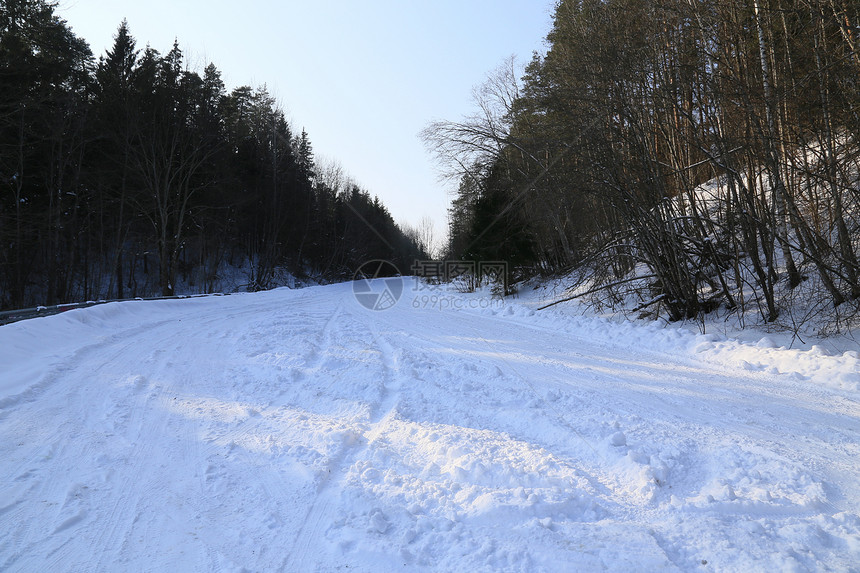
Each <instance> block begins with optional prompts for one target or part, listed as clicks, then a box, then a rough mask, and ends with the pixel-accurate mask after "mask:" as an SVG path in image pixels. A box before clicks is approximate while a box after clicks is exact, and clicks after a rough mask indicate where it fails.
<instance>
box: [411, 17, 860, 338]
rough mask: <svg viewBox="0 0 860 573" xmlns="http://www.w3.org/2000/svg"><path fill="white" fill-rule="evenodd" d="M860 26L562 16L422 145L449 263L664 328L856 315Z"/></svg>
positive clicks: (856, 20) (855, 21) (854, 21)
mask: <svg viewBox="0 0 860 573" xmlns="http://www.w3.org/2000/svg"><path fill="white" fill-rule="evenodd" d="M858 26H860V2H857V1H856V0H719V1H717V0H654V1H648V2H644V1H641V0H560V1H559V2H557V4H556V7H555V11H554V14H553V23H552V29H551V31H550V33H549V34H548V36H547V38H546V51H545V53H544V54H537V53H536V54H535V55H534V57H533V58H532V60H531V61H530V62H529V63H528V64H527V65H525V66H524V67H523V68H518V66H517V64H516V62H515V60H514V59H512V60H510V61H507V62H505V64H503V65H502V66H501V67H500V68H499V69H498V70H496V71H495V72H493V73H492V74H491V75H489V77H488V78H487V80H486V82H485V83H484V84H482V85H481V86H480V87H478V88H476V89H475V93H474V96H475V102H476V109H475V113H474V114H473V115H471V116H468V117H465V118H462V119H459V120H453V121H439V122H435V123H432V124H430V125H428V126H427V128H426V129H425V130H424V132H423V134H422V136H423V138H424V140H425V142H426V144H427V146H428V147H429V149H430V150H432V151H433V152H434V153H435V154H436V155H437V157H438V159H439V160H440V161H441V162H443V165H444V166H445V170H446V174H447V176H449V177H451V178H452V179H453V181H454V182H455V185H456V187H457V189H458V191H457V193H456V197H455V199H454V201H453V203H452V206H451V209H450V218H451V220H450V235H449V242H448V248H447V251H448V253H447V256H448V257H451V258H456V259H465V260H506V261H508V262H509V264H510V266H511V268H512V269H513V275H514V276H513V277H512V280H518V279H520V278H523V277H527V276H533V275H538V274H542V275H551V274H565V273H570V276H571V277H575V281H574V282H575V284H573V285H572V286H571V292H572V293H574V294H573V295H571V296H580V297H581V298H582V300H586V301H589V304H591V305H594V306H595V307H597V308H607V307H609V308H616V309H617V308H623V309H626V310H627V311H635V312H636V313H640V315H644V316H661V317H664V318H666V319H668V320H671V321H677V320H686V319H694V318H697V317H702V316H703V315H704V314H707V313H711V312H713V311H715V310H718V309H720V310H721V311H723V312H726V313H737V315H739V316H744V317H755V320H757V321H759V322H761V323H764V324H768V323H774V322H777V321H780V320H784V321H785V322H786V323H791V322H792V321H797V320H799V319H800V320H802V319H803V317H802V316H801V317H798V316H797V314H796V313H797V312H798V310H797V309H798V308H802V309H804V310H803V311H802V312H805V313H807V316H809V315H811V314H816V313H828V316H830V322H831V325H835V326H836V328H838V327H839V324H844V321H845V320H850V319H851V318H852V317H854V318H856V317H857V315H858V299H860V265H858V255H857V251H858V247H860V241H858V239H860V232H858V229H860V220H858V217H860V185H859V184H858V174H860V140H858V134H860V115H858V114H860V107H858V104H860V52H858V42H860V37H858V35H860V28H858ZM789 315H791V316H789Z"/></svg>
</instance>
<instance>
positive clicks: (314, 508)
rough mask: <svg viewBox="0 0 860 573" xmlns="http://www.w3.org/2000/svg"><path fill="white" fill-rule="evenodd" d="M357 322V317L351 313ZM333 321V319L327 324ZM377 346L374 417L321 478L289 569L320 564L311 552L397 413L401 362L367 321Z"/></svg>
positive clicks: (297, 569)
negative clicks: (351, 477)
mask: <svg viewBox="0 0 860 573" xmlns="http://www.w3.org/2000/svg"><path fill="white" fill-rule="evenodd" d="M348 316H349V317H350V318H351V319H352V320H353V321H354V322H355V318H353V317H352V315H348ZM330 324H331V322H329V323H328V324H327V325H326V327H328V326H329V325H330ZM365 326H366V328H367V331H368V333H369V335H370V339H371V340H372V342H373V348H374V350H376V351H377V352H378V354H379V361H380V363H381V365H382V381H381V393H380V396H379V398H378V400H377V401H376V404H377V405H376V407H375V408H373V410H372V412H371V415H370V419H369V421H368V422H367V424H366V427H365V429H364V430H363V433H362V436H361V437H360V438H358V439H357V440H356V442H355V443H354V444H353V443H349V444H345V447H344V449H343V452H342V453H341V455H340V456H338V457H337V458H336V459H334V460H333V461H332V464H331V471H330V473H329V474H328V475H327V476H325V477H324V479H323V480H321V482H320V484H319V486H318V489H317V494H316V497H315V498H314V500H313V503H312V504H311V506H310V507H309V508H308V511H307V514H306V515H305V518H304V519H303V521H302V523H303V525H302V527H301V529H300V530H299V531H298V533H297V535H296V538H295V540H294V541H293V544H292V549H291V550H290V552H289V558H288V560H287V561H286V563H285V570H287V571H306V570H311V569H312V568H313V567H314V566H315V565H316V564H315V563H314V562H313V558H312V556H310V555H309V552H310V550H311V548H312V547H313V545H314V543H318V542H319V540H320V539H321V538H323V537H324V536H325V534H326V532H327V530H328V527H330V526H331V525H332V524H333V523H334V522H335V520H336V518H337V515H336V513H335V510H336V509H337V507H338V505H339V503H340V502H341V501H342V499H341V496H342V494H343V492H344V490H345V488H346V484H347V479H348V476H349V471H350V469H351V468H352V467H353V466H354V465H356V463H357V462H359V461H361V460H362V459H363V458H365V457H366V456H367V453H368V452H369V451H370V450H371V449H372V447H373V444H374V443H375V442H376V440H377V439H378V438H379V436H380V435H381V434H382V433H383V432H384V431H385V429H386V428H387V427H388V426H389V425H390V424H391V422H392V421H393V420H394V419H395V417H396V415H397V405H398V402H399V399H400V398H399V391H400V384H399V380H398V377H397V364H396V360H395V357H394V354H395V351H394V348H393V347H392V346H391V345H390V344H389V343H388V341H387V340H386V339H385V338H384V337H382V336H381V335H380V334H379V330H378V328H377V326H376V325H375V324H374V323H373V322H372V321H368V322H367V323H365Z"/></svg>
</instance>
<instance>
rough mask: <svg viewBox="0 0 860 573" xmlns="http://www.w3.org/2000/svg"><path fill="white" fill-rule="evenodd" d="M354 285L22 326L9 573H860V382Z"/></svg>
mask: <svg viewBox="0 0 860 573" xmlns="http://www.w3.org/2000/svg"><path fill="white" fill-rule="evenodd" d="M535 306H537V302H536V301H535V300H533V299H530V298H528V296H526V295H524V298H522V299H519V300H514V301H508V302H507V303H501V302H500V301H492V300H490V299H487V298H482V297H481V296H480V295H461V294H456V293H452V292H447V291H444V292H441V291H439V292H437V291H427V290H425V291H422V292H414V291H412V289H411V285H408V286H407V288H406V289H405V290H404V292H403V296H402V298H401V299H400V301H399V302H398V303H397V305H395V306H394V307H393V308H390V309H389V310H385V311H371V310H367V309H365V308H364V307H363V306H361V305H360V304H358V302H357V301H356V299H355V297H354V296H353V291H352V286H351V285H350V284H345V285H333V286H326V287H314V288H307V289H303V290H295V291H291V290H287V289H280V290H276V291H271V292H265V293H258V294H245V295H234V296H229V297H211V298H199V299H190V300H183V301H159V302H126V303H112V304H107V305H103V306H98V307H93V308H89V309H83V310H76V311H71V312H67V313H65V314H62V315H58V316H53V317H47V318H40V319H35V320H30V321H25V322H20V323H16V324H12V325H7V326H3V327H0V571H69V572H72V571H74V572H81V571H99V572H100V571H212V572H216V571H218V572H221V571H225V572H226V571H237V572H238V571H287V572H292V571H345V570H350V571H468V572H470V573H471V572H473V571H549V572H556V571H601V570H609V571H673V570H680V571H744V572H747V571H768V572H769V571H819V570H820V571H828V570H832V571H860V365H859V364H860V359H858V354H857V352H856V351H850V350H849V351H847V352H840V353H833V352H832V351H829V350H826V349H825V347H824V346H821V345H819V346H815V347H813V348H812V349H810V350H797V349H794V350H787V349H785V348H781V347H780V344H779V343H780V341H779V340H775V339H774V338H773V337H770V338H763V339H761V340H759V341H753V342H738V341H735V340H729V339H727V338H725V337H722V336H715V335H699V334H696V333H691V332H687V331H684V330H679V329H676V328H661V327H659V326H658V325H654V324H652V325H641V324H639V325H635V324H629V323H614V322H611V321H607V320H604V319H600V318H585V317H575V316H568V315H566V314H564V310H563V309H557V308H554V309H550V310H547V311H542V312H535V311H534V310H533V308H534V307H535Z"/></svg>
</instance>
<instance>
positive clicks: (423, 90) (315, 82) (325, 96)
mask: <svg viewBox="0 0 860 573" xmlns="http://www.w3.org/2000/svg"><path fill="white" fill-rule="evenodd" d="M554 5H555V0H433V1H430V2H409V1H402V0H366V1H364V2H358V1H355V0H305V1H303V2H298V1H295V0H287V1H282V2H275V1H271V0H265V1H262V0H247V1H246V2H241V3H240V2H235V1H230V2H228V1H226V0H209V1H202V0H185V1H183V0H144V1H141V0H134V1H129V0H60V4H59V7H58V9H57V14H58V15H59V16H60V17H62V18H64V19H65V20H66V21H68V23H69V25H70V26H71V27H72V29H73V30H74V31H75V33H76V34H77V35H78V36H80V37H82V38H84V39H85V40H86V41H87V42H88V43H89V44H90V47H91V48H92V51H93V53H94V54H95V56H96V57H97V58H98V56H100V55H103V54H104V52H105V50H107V49H108V48H110V46H111V45H112V44H113V36H114V35H115V34H116V30H117V28H118V27H119V24H120V22H121V21H122V19H123V18H126V19H127V20H128V24H129V28H130V30H131V33H132V35H133V36H134V38H135V39H136V40H137V44H138V47H139V48H144V47H145V46H146V45H147V44H149V45H151V46H152V47H153V48H155V49H156V50H158V51H160V52H161V53H166V52H167V51H169V50H170V48H171V47H172V45H173V41H174V39H175V38H176V39H178V40H179V45H180V47H181V48H182V50H183V52H184V54H185V56H186V61H187V64H188V65H189V67H191V68H192V69H195V70H197V71H199V72H202V70H203V68H204V67H205V66H206V64H208V63H209V62H212V63H214V64H215V65H216V67H217V68H218V69H219V70H220V71H221V74H222V77H223V79H224V82H225V84H226V85H227V89H228V90H231V89H233V88H235V87H237V86H241V85H251V86H253V87H257V86H260V85H263V84H266V86H267V88H268V90H269V92H270V93H271V94H272V95H273V96H274V97H276V98H277V100H278V103H279V105H280V106H281V107H282V108H283V109H284V111H285V113H286V115H287V118H288V119H289V120H290V122H291V124H292V126H293V128H294V130H296V131H298V132H300V131H301V130H302V128H304V129H306V130H307V132H308V135H309V137H310V141H311V143H312V144H313V147H314V153H315V154H316V157H317V159H318V161H326V160H327V159H333V160H336V161H337V162H339V163H340V164H341V165H342V167H343V168H344V170H345V171H346V172H347V173H348V174H349V175H350V176H351V177H352V178H353V179H355V181H356V182H357V183H358V184H359V185H360V186H361V187H362V188H363V189H365V190H367V191H368V192H370V193H371V194H372V195H377V196H379V198H380V199H381V200H382V201H383V203H385V205H386V206H387V207H388V209H389V211H390V212H391V214H392V216H393V217H394V219H395V220H396V221H398V222H401V221H402V222H406V223H409V224H411V225H417V224H418V222H419V221H420V219H421V218H422V217H424V216H429V217H431V219H432V220H433V221H434V224H435V229H436V234H437V237H441V236H442V235H443V234H444V233H445V230H446V227H447V218H446V213H447V208H448V204H449V199H450V197H449V193H450V192H451V191H452V189H450V185H449V184H443V183H441V182H440V181H439V180H438V169H437V166H436V165H435V163H434V160H433V157H432V156H431V154H430V153H429V152H428V151H427V150H426V149H425V147H424V144H423V143H422V142H421V141H420V139H419V137H418V133H419V132H420V131H421V129H423V128H424V127H425V126H426V125H427V124H429V123H430V122H431V121H434V120H440V119H445V120H458V119H461V118H462V117H463V116H465V115H468V114H469V113H471V112H472V111H473V109H474V106H473V103H472V88H473V87H474V86H476V85H479V84H481V83H482V82H483V81H484V79H485V78H486V77H487V75H488V74H489V73H490V72H492V71H493V70H494V69H495V68H497V67H498V66H499V65H500V64H502V63H503V62H504V60H505V59H506V58H508V57H509V56H511V55H516V56H517V58H518V61H519V63H520V64H523V65H524V64H525V63H527V62H528V61H529V60H530V59H531V56H532V52H534V51H539V52H542V51H543V50H544V48H545V43H544V39H545V37H546V35H547V33H548V32H549V30H550V25H551V21H552V10H553V6H554Z"/></svg>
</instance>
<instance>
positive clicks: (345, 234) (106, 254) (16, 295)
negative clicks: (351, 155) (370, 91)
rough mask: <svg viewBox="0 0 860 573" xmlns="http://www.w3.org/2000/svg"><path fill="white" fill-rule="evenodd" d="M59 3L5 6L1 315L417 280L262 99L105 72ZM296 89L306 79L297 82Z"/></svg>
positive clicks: (382, 211) (406, 250)
mask: <svg viewBox="0 0 860 573" xmlns="http://www.w3.org/2000/svg"><path fill="white" fill-rule="evenodd" d="M55 8H56V6H55V3H53V2H50V1H47V0H4V1H3V2H2V3H0V86H2V89H0V310H3V309H5V308H24V307H27V306H34V305H53V304H59V303H65V302H75V301H86V300H104V299H123V298H129V297H145V296H171V295H174V294H176V293H178V292H179V291H180V290H181V291H183V292H194V293H207V292H213V291H217V290H219V289H221V288H223V285H224V281H223V279H224V277H225V276H227V275H236V274H238V275H239V276H240V279H241V280H240V282H241V283H242V284H241V287H242V288H243V289H246V290H261V289H267V288H271V287H273V286H280V285H283V284H289V283H290V281H291V280H293V281H295V279H299V280H306V279H308V280H314V281H331V280H342V279H345V278H351V277H352V273H353V272H354V270H355V269H356V268H357V267H359V266H360V265H361V264H362V263H364V262H366V261H367V260H372V259H385V260H390V261H392V262H394V263H395V265H397V267H398V268H401V269H408V268H409V267H410V265H411V264H412V261H413V260H414V259H415V258H421V257H424V256H425V254H424V253H423V252H422V250H421V248H420V247H419V245H418V241H417V239H416V233H415V232H414V231H411V230H409V229H405V230H404V229H401V228H400V227H399V226H398V225H396V224H395V222H394V220H393V218H392V216H391V214H390V213H389V212H388V210H387V209H386V208H385V206H384V205H383V204H382V203H381V202H380V201H379V200H378V199H377V198H375V197H372V196H371V195H370V193H369V192H367V191H366V190H364V189H362V188H360V187H359V186H358V185H357V184H356V183H355V182H354V181H352V180H351V179H350V178H349V177H348V176H346V175H345V172H344V169H343V168H342V167H340V166H339V165H338V164H336V163H331V164H328V165H317V164H316V163H315V161H314V154H313V148H312V145H311V141H310V139H309V136H308V134H307V133H306V132H305V131H304V130H301V132H300V133H299V132H298V131H297V130H295V129H294V128H293V127H292V126H291V125H290V124H289V122H288V121H287V120H286V118H285V116H284V113H283V111H282V110H281V109H280V108H279V107H278V106H277V104H276V102H275V99H274V98H273V97H272V96H271V95H270V94H269V93H268V91H267V90H266V88H265V87H258V88H252V87H249V86H241V87H237V88H235V89H233V90H232V91H229V92H228V91H227V88H226V86H225V85H224V82H223V81H222V79H221V73H220V72H219V70H218V69H217V68H216V66H215V65H214V64H210V65H208V66H206V68H205V69H204V70H203V71H202V73H199V72H197V71H194V70H191V69H189V68H188V67H187V65H186V62H185V61H184V59H183V54H182V51H181V49H180V48H179V43H178V41H177V42H176V43H174V45H173V47H172V49H170V50H169V51H168V52H167V53H166V54H162V53H160V52H158V51H157V50H155V49H153V48H151V47H149V46H148V45H147V46H146V47H145V48H140V47H138V43H137V41H136V40H135V38H134V37H133V35H132V33H131V30H130V26H129V24H128V23H127V22H125V21H124V22H122V24H121V25H120V26H119V28H118V30H117V32H116V35H115V37H114V44H113V46H112V48H111V49H109V50H108V51H107V53H105V54H104V55H102V56H100V57H99V58H98V59H96V58H95V57H94V55H93V54H92V51H91V49H90V47H89V46H88V44H87V42H86V41H85V40H84V39H82V38H79V37H77V36H76V35H75V34H74V32H73V31H72V29H71V28H70V27H69V26H68V24H67V23H66V22H65V21H64V20H63V19H61V18H59V17H58V16H57V15H56V13H55ZM298 80H300V79H297V81H298Z"/></svg>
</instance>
